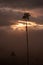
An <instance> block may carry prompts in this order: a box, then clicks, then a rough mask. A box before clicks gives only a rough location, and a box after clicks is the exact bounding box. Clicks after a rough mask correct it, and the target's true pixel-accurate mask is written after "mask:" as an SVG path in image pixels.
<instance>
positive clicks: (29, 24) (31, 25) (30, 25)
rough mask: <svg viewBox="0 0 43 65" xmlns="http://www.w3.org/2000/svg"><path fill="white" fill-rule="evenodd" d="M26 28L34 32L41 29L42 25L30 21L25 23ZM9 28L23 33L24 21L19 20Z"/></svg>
mask: <svg viewBox="0 0 43 65" xmlns="http://www.w3.org/2000/svg"><path fill="white" fill-rule="evenodd" d="M27 27H28V29H35V30H39V29H43V25H40V24H37V23H35V22H31V21H27ZM10 28H12V30H21V31H22V30H23V31H25V29H26V21H20V20H19V21H18V22H17V23H16V24H13V25H11V26H10Z"/></svg>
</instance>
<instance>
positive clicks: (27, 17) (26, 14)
mask: <svg viewBox="0 0 43 65" xmlns="http://www.w3.org/2000/svg"><path fill="white" fill-rule="evenodd" d="M29 17H30V14H29V13H24V16H23V17H22V19H24V20H25V21H26V41H27V65H29V53H28V50H29V48H28V27H27V21H29Z"/></svg>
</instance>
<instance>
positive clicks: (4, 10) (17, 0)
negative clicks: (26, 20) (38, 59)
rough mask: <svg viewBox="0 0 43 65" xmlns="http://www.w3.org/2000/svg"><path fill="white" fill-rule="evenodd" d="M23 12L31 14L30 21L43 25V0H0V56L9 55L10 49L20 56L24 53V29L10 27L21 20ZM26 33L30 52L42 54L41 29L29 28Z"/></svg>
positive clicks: (42, 40)
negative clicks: (28, 34)
mask: <svg viewBox="0 0 43 65" xmlns="http://www.w3.org/2000/svg"><path fill="white" fill-rule="evenodd" d="M24 12H28V13H30V14H31V16H30V21H32V22H35V23H37V24H40V25H43V0H0V56H5V55H6V56H7V55H10V52H11V51H15V53H16V54H17V55H21V56H24V54H25V53H26V36H25V31H18V30H17V29H16V30H12V29H11V27H10V26H11V25H12V24H15V23H16V22H17V21H18V20H22V16H23V14H24ZM28 33H30V36H29V37H30V38H29V39H30V40H29V41H30V48H31V53H32V54H33V55H35V52H36V54H37V53H42V54H43V52H41V50H42V49H43V48H42V46H43V29H42V30H36V29H35V30H32V29H31V30H30V32H28ZM40 44H41V45H40ZM36 47H37V48H36ZM40 48H41V50H40V52H39V49H40ZM34 49H35V50H34ZM37 49H38V51H37ZM23 52H24V53H23ZM25 55H26V54H25ZM37 55H38V54H37ZM39 56H40V54H39Z"/></svg>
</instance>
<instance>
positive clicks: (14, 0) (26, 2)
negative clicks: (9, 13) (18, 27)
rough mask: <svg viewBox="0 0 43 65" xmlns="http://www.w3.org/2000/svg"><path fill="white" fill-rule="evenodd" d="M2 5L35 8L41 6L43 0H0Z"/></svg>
mask: <svg viewBox="0 0 43 65" xmlns="http://www.w3.org/2000/svg"><path fill="white" fill-rule="evenodd" d="M0 3H1V4H2V6H3V5H4V6H8V7H14V8H27V9H29V8H37V7H43V0H0Z"/></svg>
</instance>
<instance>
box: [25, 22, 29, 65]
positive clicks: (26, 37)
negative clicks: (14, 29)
mask: <svg viewBox="0 0 43 65" xmlns="http://www.w3.org/2000/svg"><path fill="white" fill-rule="evenodd" d="M26 42H27V65H29V53H28V52H29V51H28V50H29V49H28V27H27V21H26Z"/></svg>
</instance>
